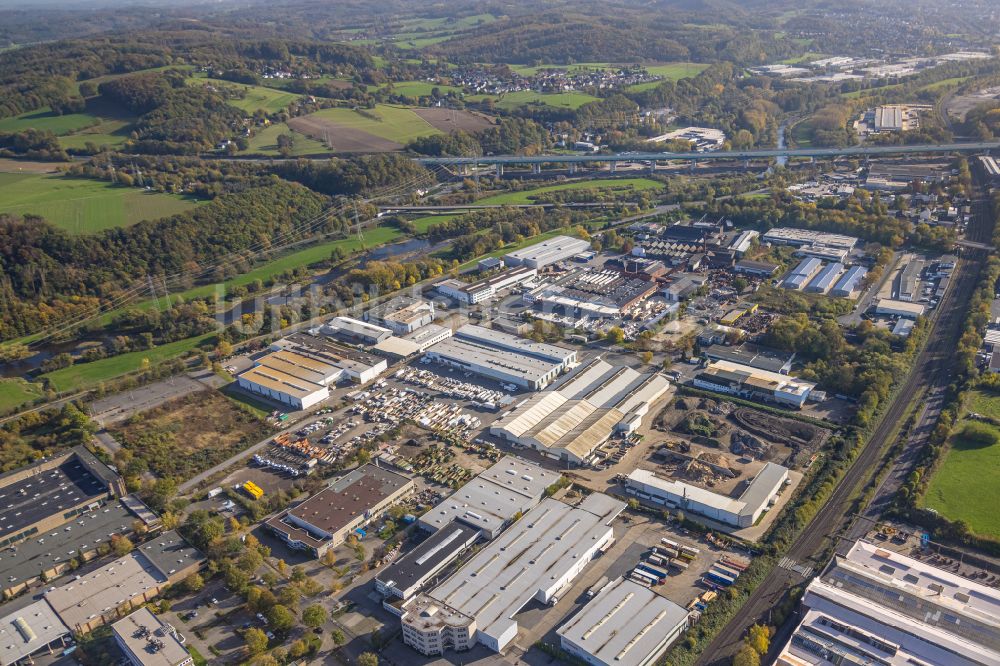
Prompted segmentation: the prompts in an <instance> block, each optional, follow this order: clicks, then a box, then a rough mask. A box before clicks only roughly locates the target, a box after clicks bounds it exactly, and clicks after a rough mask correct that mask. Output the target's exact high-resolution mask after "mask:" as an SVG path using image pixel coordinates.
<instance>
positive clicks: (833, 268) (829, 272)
mask: <svg viewBox="0 0 1000 666" xmlns="http://www.w3.org/2000/svg"><path fill="white" fill-rule="evenodd" d="M842 270H844V264H842V263H840V262H839V261H835V262H833V263H831V264H827V265H826V266H825V267H824V268H823V270H821V271H820V272H819V275H817V276H816V277H815V278H814V279H813V281H812V282H810V283H809V286H808V287H806V291H826V290H827V289H829V288H830V285H832V284H833V283H834V281H835V280H836V279H837V276H838V275H840V272H841V271H842Z"/></svg>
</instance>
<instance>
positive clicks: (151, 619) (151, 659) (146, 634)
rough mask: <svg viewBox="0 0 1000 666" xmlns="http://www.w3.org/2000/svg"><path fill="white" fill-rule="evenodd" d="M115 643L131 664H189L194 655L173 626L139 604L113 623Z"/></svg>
mask: <svg viewBox="0 0 1000 666" xmlns="http://www.w3.org/2000/svg"><path fill="white" fill-rule="evenodd" d="M111 630H112V633H113V634H114V637H115V643H117V644H118V647H119V649H120V650H121V651H122V654H124V655H125V658H126V659H128V661H129V663H130V664H131V665H132V666H189V665H190V664H193V663H194V658H193V657H192V656H191V653H190V652H188V650H187V648H186V647H184V638H183V637H182V636H181V635H180V634H178V633H177V630H176V629H174V627H173V626H171V625H169V624H167V623H165V622H163V621H162V620H160V618H158V617H156V616H155V615H153V614H152V613H151V612H150V611H149V609H148V608H140V609H139V610H137V611H135V612H134V613H132V614H131V615H128V616H126V617H124V618H122V619H121V620H118V621H117V622H115V623H114V624H113V625H112V626H111Z"/></svg>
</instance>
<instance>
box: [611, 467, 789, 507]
mask: <svg viewBox="0 0 1000 666" xmlns="http://www.w3.org/2000/svg"><path fill="white" fill-rule="evenodd" d="M787 474H788V469H787V468H785V467H782V466H781V465H779V464H777V463H773V462H769V463H767V464H765V465H764V466H763V467H762V468H761V469H760V471H759V472H757V476H755V477H754V478H753V481H751V482H750V485H749V486H747V488H746V490H744V491H743V494H742V495H740V496H739V498H738V499H736V498H732V497H727V496H725V495H720V494H719V493H714V492H712V491H711V490H707V489H705V488H700V487H698V486H693V485H691V484H689V483H684V482H683V481H675V480H673V479H665V478H663V477H660V476H657V475H656V474H654V473H653V472H650V471H648V470H644V469H637V470H634V471H632V472H631V473H629V475H628V480H629V481H634V482H636V483H640V484H643V485H645V486H648V487H650V488H655V489H657V490H659V491H660V492H661V493H663V494H666V495H673V496H675V497H683V498H686V499H688V500H690V501H692V502H697V503H699V504H703V505H705V506H708V507H711V508H713V509H716V510H718V511H724V512H726V513H730V514H733V515H735V516H741V515H753V514H755V513H757V512H758V511H760V510H761V509H762V508H763V507H764V506H766V504H767V503H768V502H769V501H770V499H771V497H772V496H773V494H774V489H775V487H776V486H777V485H778V484H779V483H781V481H782V480H783V479H784V478H785V476H786V475H787Z"/></svg>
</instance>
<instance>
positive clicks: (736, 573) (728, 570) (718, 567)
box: [713, 563, 742, 580]
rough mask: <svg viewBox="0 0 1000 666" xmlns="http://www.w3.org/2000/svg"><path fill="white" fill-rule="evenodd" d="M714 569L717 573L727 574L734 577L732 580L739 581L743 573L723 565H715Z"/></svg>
mask: <svg viewBox="0 0 1000 666" xmlns="http://www.w3.org/2000/svg"><path fill="white" fill-rule="evenodd" d="M713 568H714V569H715V570H716V571H721V572H722V573H724V574H726V575H727V576H732V578H733V579H734V580H735V579H737V578H739V577H740V574H741V573H742V572H741V571H737V570H736V569H733V568H732V567H727V566H725V565H723V564H718V563H716V564H714V565H713Z"/></svg>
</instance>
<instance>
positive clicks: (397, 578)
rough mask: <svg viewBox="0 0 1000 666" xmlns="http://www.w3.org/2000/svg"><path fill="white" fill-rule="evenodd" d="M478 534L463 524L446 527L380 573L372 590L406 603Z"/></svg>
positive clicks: (455, 522)
mask: <svg viewBox="0 0 1000 666" xmlns="http://www.w3.org/2000/svg"><path fill="white" fill-rule="evenodd" d="M481 534H482V532H480V531H479V530H477V529H476V528H474V527H469V526H468V525H465V524H464V523H461V522H458V521H452V522H450V523H448V525H446V526H445V527H442V528H441V529H440V530H438V531H437V532H435V533H434V534H432V535H431V536H429V537H427V539H425V540H424V541H423V542H422V543H421V544H420V545H419V546H417V547H416V548H414V549H413V550H412V551H410V552H409V553H407V554H406V555H405V556H404V557H402V558H400V559H398V560H396V561H395V562H393V563H392V564H391V565H389V566H388V567H386V568H385V569H382V570H381V571H379V573H378V575H377V576H375V589H377V590H378V591H379V592H381V593H382V594H383V595H385V596H386V597H388V598H394V599H402V600H404V601H405V600H406V599H409V598H410V597H412V596H413V595H415V594H416V593H417V592H419V591H420V590H421V589H422V588H423V586H424V585H426V584H427V582H428V581H430V580H431V579H432V578H434V577H435V576H437V575H438V574H439V573H441V570H442V569H444V568H445V567H446V566H448V565H449V564H451V563H452V562H453V561H455V559H456V558H458V556H459V555H461V554H462V553H463V552H465V551H466V550H467V549H468V548H469V546H471V545H472V544H474V543H475V542H476V541H477V540H478V539H479V537H480V535H481ZM389 607H390V608H394V607H393V606H391V605H390V606H389Z"/></svg>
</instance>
